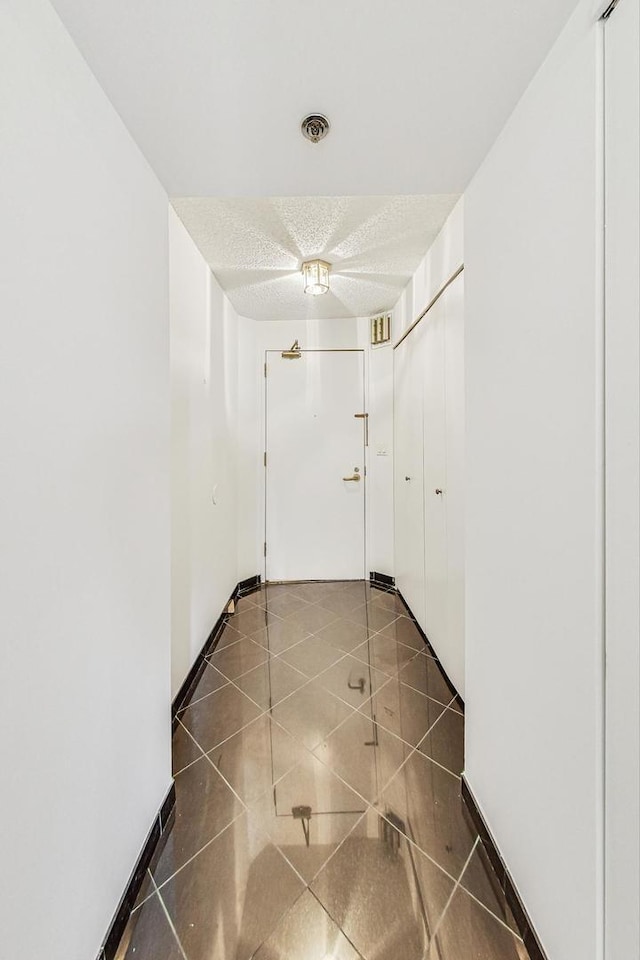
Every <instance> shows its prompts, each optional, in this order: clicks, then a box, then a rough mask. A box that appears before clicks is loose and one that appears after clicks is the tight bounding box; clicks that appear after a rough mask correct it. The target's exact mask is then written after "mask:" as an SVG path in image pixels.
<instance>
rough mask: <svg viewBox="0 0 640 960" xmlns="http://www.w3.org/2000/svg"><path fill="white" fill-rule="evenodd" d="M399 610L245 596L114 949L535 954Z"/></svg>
mask: <svg viewBox="0 0 640 960" xmlns="http://www.w3.org/2000/svg"><path fill="white" fill-rule="evenodd" d="M406 612H407V611H406V610H405V608H404V606H403V604H402V602H401V601H400V600H399V598H398V597H397V596H396V595H395V594H394V593H392V592H385V591H381V590H376V589H374V588H372V587H371V586H370V585H369V584H367V583H364V582H358V583H354V582H349V583H337V582H336V583H302V584H286V585H274V586H266V587H263V588H262V589H261V590H260V591H258V592H256V593H253V594H251V595H250V596H248V597H245V598H244V599H242V600H240V601H239V603H238V604H237V608H236V612H235V613H234V615H233V616H230V617H229V621H228V624H227V625H226V627H225V629H224V632H223V635H222V637H221V639H220V642H219V643H218V645H217V648H216V650H215V652H214V653H213V654H212V655H211V656H210V657H209V658H208V661H209V662H208V665H207V667H206V670H205V673H204V674H203V676H202V678H201V680H200V683H199V685H198V687H197V689H196V691H195V693H194V695H193V698H192V700H191V703H190V704H189V706H188V707H186V708H185V709H184V710H183V711H182V712H181V713H180V717H179V724H178V728H177V730H176V733H175V736H174V748H173V750H174V771H175V782H176V793H177V800H176V808H175V813H174V822H173V826H172V828H171V829H170V830H169V831H168V833H167V834H166V835H165V837H166V839H165V841H164V843H163V845H162V847H161V848H160V849H159V850H158V851H157V853H156V856H155V858H154V861H153V863H152V865H151V867H150V869H149V871H148V875H147V877H146V879H145V882H144V884H143V887H142V889H141V891H140V894H139V897H138V901H137V905H136V908H135V910H134V912H133V913H132V916H131V919H130V922H129V925H128V927H127V930H126V931H125V934H124V937H123V940H122V943H121V944H120V949H119V952H118V960H125V958H127V960H129V958H131V960H133V958H135V960H174V958H175V960H250V958H255V960H358V958H361V960H528V954H527V952H526V950H525V948H524V945H523V943H522V940H521V939H520V937H519V936H518V933H517V928H516V926H515V923H514V920H513V917H512V916H511V913H510V912H509V909H508V907H507V906H506V905H505V901H504V896H503V895H502V892H501V890H500V888H499V886H498V883H497V880H496V877H495V875H494V874H493V872H492V870H491V867H490V865H489V862H488V860H487V858H486V855H485V854H484V850H483V847H482V845H481V844H480V842H479V840H478V837H477V835H476V833H475V831H474V830H473V828H472V827H471V825H470V820H469V819H468V817H467V816H466V815H465V811H464V809H463V805H462V801H461V797H460V774H461V771H462V769H463V765H464V742H463V735H464V717H463V712H462V707H461V705H460V704H459V701H457V700H456V699H455V698H454V696H453V692H452V691H451V689H450V688H449V685H448V683H447V681H446V679H445V677H444V675H443V673H442V672H441V670H440V667H439V665H438V661H437V660H436V659H435V657H433V656H431V655H430V653H429V650H428V649H427V647H425V645H424V642H423V640H422V638H421V636H420V634H419V633H418V631H417V629H416V628H415V626H414V624H413V622H412V621H411V619H410V618H408V617H407V616H406Z"/></svg>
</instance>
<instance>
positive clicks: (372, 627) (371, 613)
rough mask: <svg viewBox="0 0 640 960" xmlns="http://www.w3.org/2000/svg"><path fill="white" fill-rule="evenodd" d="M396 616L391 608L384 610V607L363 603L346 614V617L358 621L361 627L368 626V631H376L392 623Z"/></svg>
mask: <svg viewBox="0 0 640 960" xmlns="http://www.w3.org/2000/svg"><path fill="white" fill-rule="evenodd" d="M397 616H398V614H397V613H395V611H393V610H385V608H384V607H381V606H378V605H375V604H371V603H364V604H363V605H362V606H361V607H356V608H355V610H351V611H350V612H349V613H348V614H346V619H347V620H352V621H353V622H354V623H359V624H361V625H362V626H363V627H368V629H369V632H370V633H376V632H377V631H378V630H382V629H383V627H386V626H388V625H389V624H390V623H392V622H393V621H394V620H395V619H396V617H397Z"/></svg>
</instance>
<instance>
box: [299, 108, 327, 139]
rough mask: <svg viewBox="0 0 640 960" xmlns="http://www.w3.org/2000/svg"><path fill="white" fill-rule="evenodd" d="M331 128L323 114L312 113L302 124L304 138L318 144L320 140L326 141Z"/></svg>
mask: <svg viewBox="0 0 640 960" xmlns="http://www.w3.org/2000/svg"><path fill="white" fill-rule="evenodd" d="M329 127H330V124H329V121H328V120H327V118H326V117H325V116H324V115H323V114H321V113H310V114H309V116H308V117H305V118H304V120H303V121H302V123H301V124H300V129H301V130H302V136H303V137H306V138H307V140H311V143H318V141H319V140H322V139H324V137H326V135H327V134H328V133H329Z"/></svg>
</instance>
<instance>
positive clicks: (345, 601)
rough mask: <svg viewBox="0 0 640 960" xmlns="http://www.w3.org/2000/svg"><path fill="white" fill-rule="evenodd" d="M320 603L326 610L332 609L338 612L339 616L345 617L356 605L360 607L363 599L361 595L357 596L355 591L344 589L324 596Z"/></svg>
mask: <svg viewBox="0 0 640 960" xmlns="http://www.w3.org/2000/svg"><path fill="white" fill-rule="evenodd" d="M319 603H320V605H321V606H323V607H324V608H325V609H326V610H331V612H332V613H337V614H338V615H339V616H341V617H343V616H346V615H347V614H349V613H350V612H351V611H352V610H355V609H356V607H359V606H360V605H361V604H362V599H361V597H359V596H355V595H354V594H353V593H347V592H345V591H344V590H340V591H339V592H337V593H333V594H329V596H326V597H323V598H322V600H320V601H319Z"/></svg>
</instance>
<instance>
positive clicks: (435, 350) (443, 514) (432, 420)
mask: <svg viewBox="0 0 640 960" xmlns="http://www.w3.org/2000/svg"><path fill="white" fill-rule="evenodd" d="M445 317H446V312H445V304H444V296H443V297H441V298H440V300H438V302H437V303H436V304H435V305H434V306H433V307H432V308H431V310H430V312H429V314H428V315H427V317H425V319H424V320H423V321H422V323H421V326H424V353H423V356H424V366H423V370H424V441H423V442H424V526H425V535H424V541H425V567H424V568H425V587H426V620H425V633H426V634H427V637H428V638H429V641H430V642H431V644H432V645H433V646H434V648H435V649H436V651H437V652H438V654H439V655H441V651H442V650H443V649H444V648H445V647H446V645H447V595H448V583H447V476H446V472H447V471H446V412H445V377H444V371H445Z"/></svg>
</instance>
